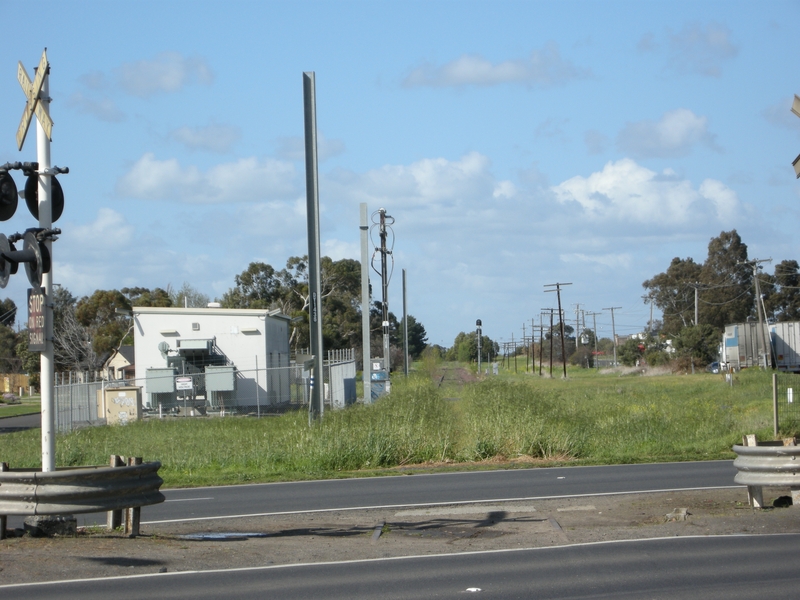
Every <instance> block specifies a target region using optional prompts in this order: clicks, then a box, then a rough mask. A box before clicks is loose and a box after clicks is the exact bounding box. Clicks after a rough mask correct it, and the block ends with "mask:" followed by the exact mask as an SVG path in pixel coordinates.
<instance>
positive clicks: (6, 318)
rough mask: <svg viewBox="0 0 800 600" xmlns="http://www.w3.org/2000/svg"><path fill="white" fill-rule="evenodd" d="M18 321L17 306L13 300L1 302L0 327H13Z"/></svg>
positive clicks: (7, 299) (8, 299)
mask: <svg viewBox="0 0 800 600" xmlns="http://www.w3.org/2000/svg"><path fill="white" fill-rule="evenodd" d="M16 320H17V305H16V304H14V301H13V300H12V299H11V298H6V299H5V300H3V301H2V302H0V325H6V326H8V327H13V326H14V323H15V322H16Z"/></svg>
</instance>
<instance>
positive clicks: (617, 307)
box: [603, 306, 622, 367]
mask: <svg viewBox="0 0 800 600" xmlns="http://www.w3.org/2000/svg"><path fill="white" fill-rule="evenodd" d="M603 310H610V311H611V335H613V336H614V366H615V367H616V366H617V327H616V325H615V324H614V311H615V310H622V307H621V306H612V307H610V308H604V309H603Z"/></svg>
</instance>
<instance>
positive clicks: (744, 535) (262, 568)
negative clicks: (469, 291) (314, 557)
mask: <svg viewBox="0 0 800 600" xmlns="http://www.w3.org/2000/svg"><path fill="white" fill-rule="evenodd" d="M787 535H794V536H797V535H798V534H797V533H766V534H758V533H734V534H730V535H678V536H669V537H657V538H648V539H630V540H604V541H601V542H580V543H577V544H563V545H561V546H540V547H538V548H502V549H497V550H477V551H471V552H448V553H445V554H414V555H411V556H390V557H384V558H360V559H356V560H331V561H324V562H317V563H287V564H284V565H262V566H260V567H235V568H233V569H207V570H204V571H172V572H167V573H143V574H141V575H115V576H113V577H87V578H84V579H61V580H58V581H32V582H30V583H9V584H5V585H0V589H8V588H18V587H33V586H35V585H64V584H66V583H89V582H97V581H119V580H124V579H143V578H147V577H174V576H180V575H210V574H218V573H241V572H244V571H271V570H274V569H294V568H297V567H324V566H333V565H354V564H359V563H374V562H389V561H395V560H414V559H425V560H430V559H435V558H452V557H456V556H472V555H482V554H504V553H511V552H547V551H548V550H558V549H562V548H580V547H583V546H604V545H606V544H630V543H637V542H643V543H647V542H659V541H663V542H674V541H676V540H687V539H688V540H694V539H703V540H708V539H716V538H734V537H741V538H757V537H779V536H787Z"/></svg>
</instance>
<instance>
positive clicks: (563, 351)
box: [544, 283, 572, 379]
mask: <svg viewBox="0 0 800 600" xmlns="http://www.w3.org/2000/svg"><path fill="white" fill-rule="evenodd" d="M562 285H572V284H571V283H548V284H546V285H545V286H544V287H546V288H547V287H555V288H556V289H555V290H545V292H556V295H557V296H558V319H559V321H560V322H561V359H562V362H563V363H564V379H566V378H567V350H566V347H565V344H564V313H563V311H562V310H561V286H562Z"/></svg>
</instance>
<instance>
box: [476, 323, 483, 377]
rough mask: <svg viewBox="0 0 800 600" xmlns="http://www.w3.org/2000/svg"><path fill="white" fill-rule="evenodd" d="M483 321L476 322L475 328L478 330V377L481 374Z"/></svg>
mask: <svg viewBox="0 0 800 600" xmlns="http://www.w3.org/2000/svg"><path fill="white" fill-rule="evenodd" d="M482 325H483V324H482V323H481V320H480V319H478V320H477V321H475V326H476V327H477V328H478V375H479V376H480V374H481V328H482Z"/></svg>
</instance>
